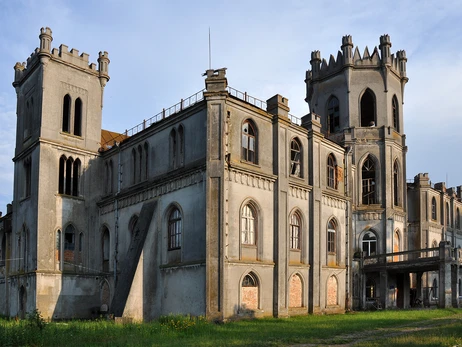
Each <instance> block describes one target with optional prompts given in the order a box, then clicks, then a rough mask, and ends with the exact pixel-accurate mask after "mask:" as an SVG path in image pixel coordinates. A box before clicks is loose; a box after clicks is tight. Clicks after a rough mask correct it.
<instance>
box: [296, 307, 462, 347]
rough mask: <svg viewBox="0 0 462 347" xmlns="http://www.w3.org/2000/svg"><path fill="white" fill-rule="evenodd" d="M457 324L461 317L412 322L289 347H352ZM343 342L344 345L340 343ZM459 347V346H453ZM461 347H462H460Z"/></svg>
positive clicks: (461, 320) (460, 321)
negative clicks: (361, 343)
mask: <svg viewBox="0 0 462 347" xmlns="http://www.w3.org/2000/svg"><path fill="white" fill-rule="evenodd" d="M456 322H459V323H461V324H462V315H456V316H451V317H442V318H434V319H430V320H426V321H419V322H414V323H410V324H406V325H400V326H395V327H390V328H379V329H373V330H369V331H362V332H358V333H353V334H344V335H337V336H335V337H332V338H329V339H324V340H322V341H320V342H318V343H308V344H297V345H292V346H291V347H316V346H326V347H352V346H354V345H356V344H358V343H360V342H366V341H373V340H377V339H381V338H384V337H386V338H390V337H395V336H400V335H406V334H409V333H416V332H419V331H425V330H428V329H431V328H435V327H438V326H441V325H446V324H451V323H456ZM343 341H345V343H342V342H343ZM454 347H459V346H454ZM460 347H462V346H460Z"/></svg>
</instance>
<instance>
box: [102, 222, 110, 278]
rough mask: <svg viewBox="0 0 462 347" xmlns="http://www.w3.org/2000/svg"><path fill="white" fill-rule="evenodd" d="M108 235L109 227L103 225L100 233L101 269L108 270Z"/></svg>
mask: <svg viewBox="0 0 462 347" xmlns="http://www.w3.org/2000/svg"><path fill="white" fill-rule="evenodd" d="M110 249H111V248H110V235H109V229H108V228H107V227H106V226H104V227H103V233H102V252H101V254H102V256H103V271H109V259H110V255H109V251H110Z"/></svg>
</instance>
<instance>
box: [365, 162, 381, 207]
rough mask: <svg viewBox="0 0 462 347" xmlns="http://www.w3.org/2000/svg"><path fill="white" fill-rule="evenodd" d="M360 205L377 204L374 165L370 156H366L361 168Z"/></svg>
mask: <svg viewBox="0 0 462 347" xmlns="http://www.w3.org/2000/svg"><path fill="white" fill-rule="evenodd" d="M361 174H362V177H361V180H362V203H363V205H371V204H376V203H377V177H376V164H375V160H374V158H373V157H372V156H371V155H368V156H367V157H366V159H365V160H364V162H363V165H362V168H361Z"/></svg>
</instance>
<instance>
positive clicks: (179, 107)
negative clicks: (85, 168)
mask: <svg viewBox="0 0 462 347" xmlns="http://www.w3.org/2000/svg"><path fill="white" fill-rule="evenodd" d="M227 90H228V93H229V94H230V95H231V96H233V97H235V98H238V99H240V100H243V101H245V102H247V103H249V104H251V105H254V106H256V107H258V108H260V109H262V110H264V111H266V109H267V103H266V101H263V100H260V99H258V98H256V97H253V96H251V95H249V94H247V92H241V91H239V90H237V89H234V88H232V87H230V86H228V87H227ZM205 91H206V89H202V90H200V91H198V92H197V93H195V94H193V95H191V96H190V97H188V98H186V99H181V101H180V102H179V103H177V104H175V105H173V106H170V107H168V108H164V109H162V111H161V112H159V113H158V114H156V115H154V116H152V117H151V118H149V119H144V120H143V121H142V122H141V123H139V124H137V125H135V126H134V127H133V128H130V129H126V130H125V131H124V133H123V135H125V136H133V135H135V134H137V133H139V132H140V131H143V130H144V129H146V128H148V127H150V126H151V125H152V124H155V123H157V122H159V121H161V120H162V119H165V118H168V117H170V116H171V115H174V114H175V113H178V112H180V111H183V110H184V109H186V108H188V107H190V106H193V105H194V104H196V103H198V102H199V101H202V100H204V92H205ZM289 119H290V121H291V122H292V123H294V124H297V125H300V124H301V123H302V121H301V119H300V118H298V117H295V116H294V115H292V114H290V113H289ZM111 141H112V140H111ZM104 145H106V143H104V144H102V146H104Z"/></svg>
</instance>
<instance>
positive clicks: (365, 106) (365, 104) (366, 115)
mask: <svg viewBox="0 0 462 347" xmlns="http://www.w3.org/2000/svg"><path fill="white" fill-rule="evenodd" d="M375 125H376V122H375V97H374V93H373V92H372V90H370V89H369V88H368V89H366V91H365V92H364V94H363V96H362V97H361V126H362V127H371V126H375Z"/></svg>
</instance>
